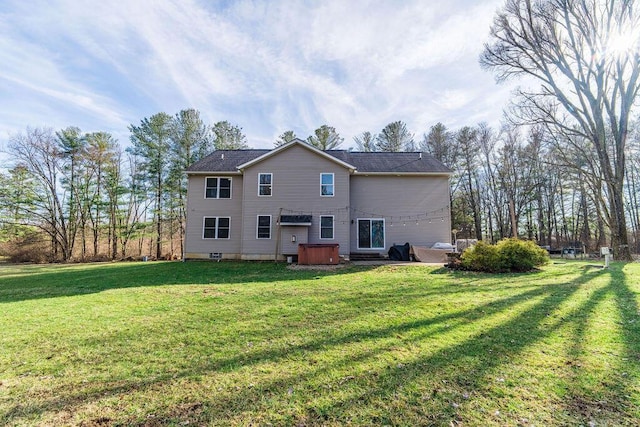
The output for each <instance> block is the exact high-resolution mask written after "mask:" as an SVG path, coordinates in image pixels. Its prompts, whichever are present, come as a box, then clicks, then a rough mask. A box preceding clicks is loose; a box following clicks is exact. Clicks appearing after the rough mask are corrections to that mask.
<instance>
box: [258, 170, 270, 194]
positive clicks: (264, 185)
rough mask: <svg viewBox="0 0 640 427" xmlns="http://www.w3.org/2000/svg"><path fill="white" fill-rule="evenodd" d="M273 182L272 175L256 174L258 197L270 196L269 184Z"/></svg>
mask: <svg viewBox="0 0 640 427" xmlns="http://www.w3.org/2000/svg"><path fill="white" fill-rule="evenodd" d="M272 182H273V174H271V173H259V174H258V196H271V184H272Z"/></svg>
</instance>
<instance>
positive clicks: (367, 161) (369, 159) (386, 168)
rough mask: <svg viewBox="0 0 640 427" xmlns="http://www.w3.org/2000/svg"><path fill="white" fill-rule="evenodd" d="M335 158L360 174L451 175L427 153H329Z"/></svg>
mask: <svg viewBox="0 0 640 427" xmlns="http://www.w3.org/2000/svg"><path fill="white" fill-rule="evenodd" d="M327 153H328V154H331V155H332V156H333V157H335V158H337V159H340V160H342V161H344V162H347V163H349V164H351V165H353V166H355V167H356V170H357V171H358V172H360V173H366V172H399V173H403V172H404V173H411V172H413V173H425V172H431V173H433V172H442V173H449V172H451V169H449V168H448V167H446V166H445V165H443V164H442V163H441V162H439V161H438V160H436V159H435V157H433V156H431V155H430V154H427V153H414V152H411V153H405V152H401V153H388V152H373V153H361V152H354V151H344V150H340V151H337V150H336V151H333V150H329V151H327Z"/></svg>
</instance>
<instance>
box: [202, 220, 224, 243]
mask: <svg viewBox="0 0 640 427" xmlns="http://www.w3.org/2000/svg"><path fill="white" fill-rule="evenodd" d="M230 232H231V218H230V217H228V216H205V217H204V226H203V232H202V238H203V239H228V238H229V235H230V234H231V233H230Z"/></svg>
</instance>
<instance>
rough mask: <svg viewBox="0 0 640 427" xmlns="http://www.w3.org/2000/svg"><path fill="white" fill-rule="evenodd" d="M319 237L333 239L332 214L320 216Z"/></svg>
mask: <svg viewBox="0 0 640 427" xmlns="http://www.w3.org/2000/svg"><path fill="white" fill-rule="evenodd" d="M320 238H321V239H333V215H327V216H321V217H320Z"/></svg>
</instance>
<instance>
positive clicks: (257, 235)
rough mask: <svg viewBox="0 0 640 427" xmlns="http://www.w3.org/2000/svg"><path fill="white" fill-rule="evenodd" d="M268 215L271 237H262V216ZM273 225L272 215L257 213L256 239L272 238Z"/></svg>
mask: <svg viewBox="0 0 640 427" xmlns="http://www.w3.org/2000/svg"><path fill="white" fill-rule="evenodd" d="M261 216H264V217H268V218H269V237H260V217H261ZM272 225H273V219H272V217H271V215H257V216H256V240H271V235H272V234H273V233H272V232H271V226H272Z"/></svg>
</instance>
